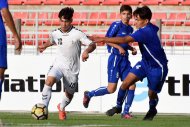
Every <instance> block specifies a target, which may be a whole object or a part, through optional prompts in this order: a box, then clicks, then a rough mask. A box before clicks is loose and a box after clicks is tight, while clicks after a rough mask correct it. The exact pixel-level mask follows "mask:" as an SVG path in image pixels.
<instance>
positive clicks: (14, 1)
mask: <svg viewBox="0 0 190 127" xmlns="http://www.w3.org/2000/svg"><path fill="white" fill-rule="evenodd" d="M25 1H26V0H8V3H9V5H22V4H24V3H25Z"/></svg>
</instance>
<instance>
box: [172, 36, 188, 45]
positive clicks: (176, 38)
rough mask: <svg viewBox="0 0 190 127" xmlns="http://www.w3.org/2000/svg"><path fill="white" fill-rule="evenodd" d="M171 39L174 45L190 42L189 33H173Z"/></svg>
mask: <svg viewBox="0 0 190 127" xmlns="http://www.w3.org/2000/svg"><path fill="white" fill-rule="evenodd" d="M173 39H174V42H175V45H176V46H184V45H188V44H190V34H189V35H188V34H174V35H173ZM188 46H189V45H188Z"/></svg>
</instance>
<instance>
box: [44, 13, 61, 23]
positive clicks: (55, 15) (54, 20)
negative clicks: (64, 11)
mask: <svg viewBox="0 0 190 127" xmlns="http://www.w3.org/2000/svg"><path fill="white" fill-rule="evenodd" d="M58 15H59V13H58V12H52V13H51V14H50V16H49V18H48V19H47V20H46V21H45V25H48V26H52V25H53V26H58V25H60V22H59V17H58Z"/></svg>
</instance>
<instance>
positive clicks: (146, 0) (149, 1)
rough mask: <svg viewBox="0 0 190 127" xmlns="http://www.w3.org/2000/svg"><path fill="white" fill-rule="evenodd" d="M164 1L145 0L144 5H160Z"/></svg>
mask: <svg viewBox="0 0 190 127" xmlns="http://www.w3.org/2000/svg"><path fill="white" fill-rule="evenodd" d="M162 1H163V0H144V1H142V4H143V5H159V4H161V3H162Z"/></svg>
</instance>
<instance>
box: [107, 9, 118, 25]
mask: <svg viewBox="0 0 190 127" xmlns="http://www.w3.org/2000/svg"><path fill="white" fill-rule="evenodd" d="M107 19H108V21H107V24H108V25H110V24H112V23H113V22H114V21H117V20H120V13H116V12H111V13H110V14H109V15H108V18H107Z"/></svg>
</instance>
